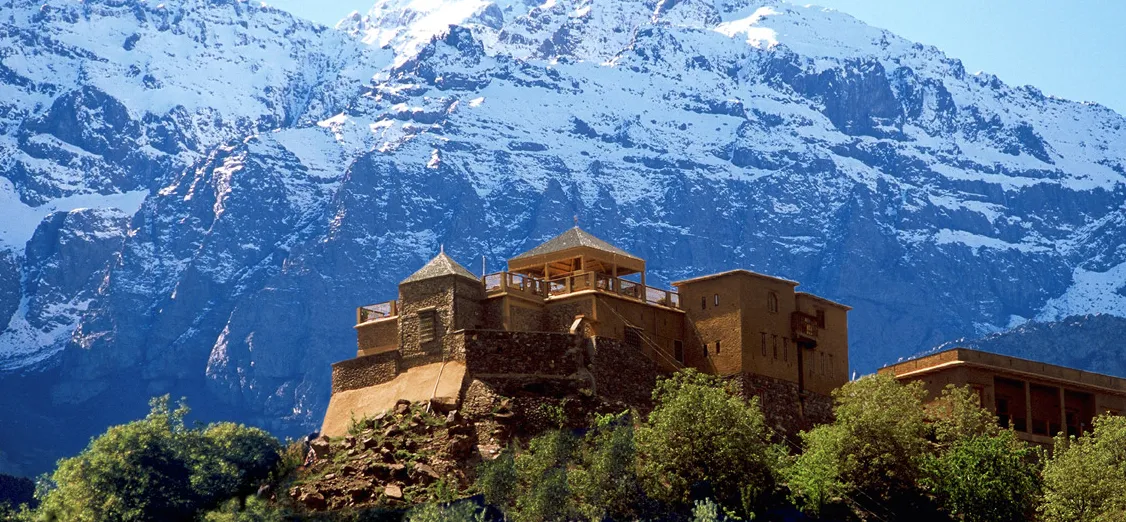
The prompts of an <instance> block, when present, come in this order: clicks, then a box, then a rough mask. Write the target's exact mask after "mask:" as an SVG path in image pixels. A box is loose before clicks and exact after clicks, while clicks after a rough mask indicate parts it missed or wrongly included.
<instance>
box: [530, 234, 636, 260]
mask: <svg viewBox="0 0 1126 522" xmlns="http://www.w3.org/2000/svg"><path fill="white" fill-rule="evenodd" d="M580 246H585V247H590V248H594V249H597V250H602V251H604V252H609V253H611V254H617V255H619V256H625V257H629V258H633V259H638V260H640V259H641V258H639V257H637V256H635V255H633V254H630V253H629V252H626V251H625V250H622V249H620V248H618V247H616V246H614V245H611V244H610V243H607V242H605V241H603V240H601V239H598V238H597V237H594V235H592V234H591V233H590V232H587V231H585V230H583V229H581V228H579V227H574V228H572V229H570V230H568V231H566V232H564V233H562V234H559V235H558V236H555V237H553V238H551V239H549V240H547V241H546V242H544V243H543V244H541V245H540V246H537V247H535V248H533V249H531V250H529V251H527V252H524V253H523V254H520V255H518V256H516V257H514V258H512V259H513V260H518V259H523V258H526V257H532V256H538V255H543V254H550V253H553V252H561V251H563V250H567V249H568V248H575V247H580Z"/></svg>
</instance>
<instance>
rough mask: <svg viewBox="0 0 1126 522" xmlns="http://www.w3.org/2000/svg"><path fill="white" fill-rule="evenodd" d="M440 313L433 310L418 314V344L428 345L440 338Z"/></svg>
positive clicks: (420, 311)
mask: <svg viewBox="0 0 1126 522" xmlns="http://www.w3.org/2000/svg"><path fill="white" fill-rule="evenodd" d="M437 316H438V311H437V310H434V309H433V308H431V309H428V310H419V312H418V342H419V343H420V344H426V343H429V342H433V341H434V340H435V339H437V338H438V332H437V329H438V328H437V326H438V317H437Z"/></svg>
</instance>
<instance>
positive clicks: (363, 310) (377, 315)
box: [356, 301, 399, 324]
mask: <svg viewBox="0 0 1126 522" xmlns="http://www.w3.org/2000/svg"><path fill="white" fill-rule="evenodd" d="M396 315H399V302H398V301H387V302H385V303H378V304H373V305H367V306H361V307H359V308H357V309H356V324H359V323H366V322H368V321H374V320H376V319H384V318H387V317H395V316H396Z"/></svg>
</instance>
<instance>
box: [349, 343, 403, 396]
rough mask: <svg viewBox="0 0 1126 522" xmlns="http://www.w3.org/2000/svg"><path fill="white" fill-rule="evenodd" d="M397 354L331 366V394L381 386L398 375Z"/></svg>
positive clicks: (372, 356)
mask: <svg viewBox="0 0 1126 522" xmlns="http://www.w3.org/2000/svg"><path fill="white" fill-rule="evenodd" d="M399 371H400V366H399V352H398V351H391V352H385V353H379V354H375V355H365V356H362V357H356V358H355V359H348V360H345V361H340V362H338V363H336V364H333V365H332V393H338V392H342V391H347V390H355V389H359V388H366V387H368V386H375V385H376V384H382V383H385V382H387V381H390V380H391V379H394V378H395V376H396V375H398V374H399Z"/></svg>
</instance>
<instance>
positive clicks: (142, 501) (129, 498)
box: [40, 396, 280, 522]
mask: <svg viewBox="0 0 1126 522" xmlns="http://www.w3.org/2000/svg"><path fill="white" fill-rule="evenodd" d="M151 407H152V409H151V411H150V412H149V414H148V416H146V417H145V418H144V419H142V420H139V421H134V422H131V423H128V424H124V425H121V426H114V427H111V428H109V430H107V431H106V433H104V434H102V435H101V436H98V437H97V438H95V439H93V440H92V441H91V442H90V445H89V446H88V447H87V448H86V449H85V450H84V451H83V452H82V453H80V454H79V455H78V456H75V457H72V458H69V459H63V460H61V461H60V462H59V466H58V469H57V470H56V471H55V473H54V474H53V475H52V477H51V480H52V481H53V482H54V484H55V488H54V489H52V490H50V491H49V492H47V493H46V494H45V496H44V498H43V503H42V505H41V507H40V513H41V516H42V517H43V518H44V519H47V520H66V521H79V522H85V521H91V522H93V521H98V522H100V521H118V520H120V521H148V520H162V521H164V520H170V521H175V520H192V519H194V518H195V517H196V516H197V514H198V513H199V512H200V511H201V510H205V509H210V508H212V507H214V506H216V505H217V504H218V503H219V502H220V501H222V500H224V499H226V498H230V497H231V496H238V495H243V494H245V493H247V492H248V490H249V489H250V488H253V487H254V485H255V484H254V482H255V481H256V480H260V479H262V478H264V477H266V476H267V475H268V474H269V472H270V470H271V469H272V467H273V465H274V463H275V462H276V461H277V459H278V452H279V450H280V446H279V445H278V442H277V441H276V440H275V439H274V438H273V437H271V436H270V435H269V434H267V433H265V432H263V431H262V430H259V429H256V428H247V427H244V426H238V425H234V424H217V425H212V426H209V427H206V428H197V429H188V428H186V427H185V426H184V417H185V415H187V413H188V408H187V406H185V405H184V404H183V403H181V404H180V405H179V407H177V408H176V409H175V410H173V409H171V408H170V407H169V401H168V397H167V396H164V397H160V398H156V399H153V401H152V402H151Z"/></svg>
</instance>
